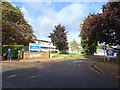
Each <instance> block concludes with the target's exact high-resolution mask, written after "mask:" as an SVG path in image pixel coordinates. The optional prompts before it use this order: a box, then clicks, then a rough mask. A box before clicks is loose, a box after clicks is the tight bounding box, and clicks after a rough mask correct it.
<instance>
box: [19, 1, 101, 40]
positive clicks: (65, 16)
mask: <svg viewBox="0 0 120 90" xmlns="http://www.w3.org/2000/svg"><path fill="white" fill-rule="evenodd" d="M54 4H56V3H51V2H25V3H24V5H22V8H21V10H22V12H23V13H24V15H25V19H26V20H27V21H28V22H29V24H30V25H32V27H33V30H34V32H35V35H36V36H37V37H38V38H41V39H46V37H47V36H49V34H50V32H52V30H53V29H54V26H55V25H57V24H60V23H61V24H62V25H64V26H65V27H66V30H67V31H68V32H69V33H68V34H71V35H73V37H74V38H76V39H77V38H78V35H79V25H80V24H81V22H82V19H83V18H84V17H85V16H86V15H88V14H89V12H91V11H90V9H89V7H90V6H89V5H90V4H83V3H75V2H74V3H71V4H69V5H66V6H64V7H62V6H61V7H62V8H61V9H60V10H56V8H57V7H55V6H54ZM62 4H64V3H61V5H62ZM91 8H92V9H95V11H97V10H98V8H94V5H91ZM98 12H99V10H98Z"/></svg>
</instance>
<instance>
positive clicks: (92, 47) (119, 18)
mask: <svg viewBox="0 0 120 90" xmlns="http://www.w3.org/2000/svg"><path fill="white" fill-rule="evenodd" d="M102 10H103V12H102V13H97V14H90V15H88V17H87V18H85V19H84V20H83V24H82V25H81V36H82V39H83V40H82V45H83V48H84V49H85V52H86V53H87V54H94V52H95V51H96V46H97V45H98V44H97V43H98V42H99V43H103V42H105V44H108V45H110V46H116V45H120V2H108V3H107V4H106V5H103V8H102ZM86 48H87V49H86Z"/></svg>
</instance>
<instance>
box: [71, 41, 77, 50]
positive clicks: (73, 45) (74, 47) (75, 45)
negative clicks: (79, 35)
mask: <svg viewBox="0 0 120 90" xmlns="http://www.w3.org/2000/svg"><path fill="white" fill-rule="evenodd" d="M70 46H71V51H72V52H73V51H75V50H77V49H79V47H78V43H77V41H75V40H73V41H72V42H70Z"/></svg>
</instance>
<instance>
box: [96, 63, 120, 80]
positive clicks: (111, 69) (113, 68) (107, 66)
mask: <svg viewBox="0 0 120 90" xmlns="http://www.w3.org/2000/svg"><path fill="white" fill-rule="evenodd" d="M118 66H119V65H118V64H116V63H97V64H96V67H97V68H99V69H100V70H102V71H103V72H104V74H107V75H110V76H112V77H114V78H117V79H120V75H119V74H118Z"/></svg>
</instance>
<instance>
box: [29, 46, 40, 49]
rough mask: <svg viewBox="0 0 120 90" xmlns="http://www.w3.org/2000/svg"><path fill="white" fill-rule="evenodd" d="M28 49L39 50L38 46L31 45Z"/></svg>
mask: <svg viewBox="0 0 120 90" xmlns="http://www.w3.org/2000/svg"><path fill="white" fill-rule="evenodd" d="M30 49H35V50H39V49H40V46H33V45H31V46H30Z"/></svg>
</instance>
